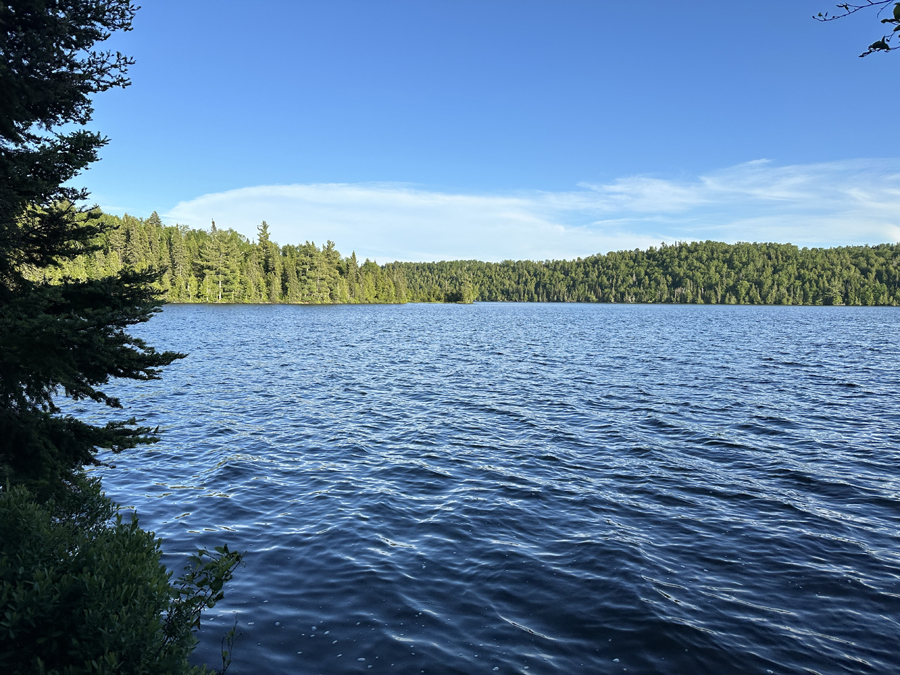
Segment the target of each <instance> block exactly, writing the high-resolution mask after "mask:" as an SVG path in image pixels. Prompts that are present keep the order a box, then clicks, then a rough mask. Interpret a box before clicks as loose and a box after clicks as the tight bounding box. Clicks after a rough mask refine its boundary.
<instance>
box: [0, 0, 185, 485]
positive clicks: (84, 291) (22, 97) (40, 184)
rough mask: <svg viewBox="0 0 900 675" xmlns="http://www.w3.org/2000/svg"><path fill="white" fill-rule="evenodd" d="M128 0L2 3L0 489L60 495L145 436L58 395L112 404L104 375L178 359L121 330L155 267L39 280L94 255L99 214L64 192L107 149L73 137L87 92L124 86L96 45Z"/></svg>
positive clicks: (145, 311)
mask: <svg viewBox="0 0 900 675" xmlns="http://www.w3.org/2000/svg"><path fill="white" fill-rule="evenodd" d="M134 12H135V7H134V6H133V5H131V4H130V2H128V1H127V0H105V1H104V2H88V1H86V0H85V1H80V2H79V1H77V0H11V1H7V2H5V3H0V44H2V54H3V58H4V63H3V67H0V92H3V93H2V96H0V484H4V483H7V482H10V483H13V484H15V483H23V484H29V485H30V486H32V488H33V489H35V490H36V491H37V492H38V493H40V494H44V495H47V494H50V493H52V492H58V491H60V490H63V489H64V487H65V485H66V482H67V481H71V480H73V479H74V478H75V476H76V474H77V473H78V472H79V470H80V469H81V467H82V466H83V465H85V464H90V463H92V462H95V461H96V460H95V457H94V454H95V452H96V448H98V447H107V448H112V449H114V450H121V449H123V448H127V447H132V446H134V445H136V444H138V443H146V442H149V441H151V440H152V437H151V435H150V431H151V430H150V429H146V428H142V427H139V426H137V424H136V422H135V420H133V419H132V420H124V421H117V422H111V423H108V424H106V425H104V426H98V425H92V424H87V423H85V422H83V421H80V420H77V419H75V418H73V417H71V416H63V415H61V414H60V410H59V408H58V407H57V405H56V403H55V397H56V395H57V393H58V392H60V393H63V394H65V395H67V396H69V397H71V398H73V399H76V400H78V399H90V400H93V401H97V402H99V403H105V404H106V405H109V406H112V407H121V406H120V403H119V401H118V400H117V399H116V398H114V397H111V396H109V395H107V394H105V393H104V392H103V391H101V390H100V389H99V388H98V387H101V386H102V385H104V384H106V383H107V382H108V381H109V378H110V377H126V378H132V379H153V378H155V377H157V376H158V373H159V368H160V367H161V366H164V365H166V364H169V363H171V362H172V361H173V360H175V359H176V358H179V356H180V355H179V354H174V353H170V352H164V353H158V352H156V351H155V350H154V349H153V348H152V347H150V346H149V345H147V344H146V343H145V342H143V341H142V340H140V339H138V338H135V337H132V336H130V335H129V334H128V333H127V332H126V330H127V328H128V327H129V326H132V325H134V324H137V323H140V322H143V321H146V320H147V319H149V318H150V317H151V316H152V314H153V313H154V312H155V311H157V309H158V307H159V305H160V300H159V298H158V297H157V295H156V293H155V292H154V291H153V290H151V288H150V284H151V283H152V282H154V281H156V279H157V278H158V275H157V274H156V273H153V272H136V271H123V272H119V273H118V274H117V275H116V276H112V277H104V278H99V279H89V280H76V279H73V278H71V277H69V278H62V279H61V280H60V281H59V283H49V282H48V281H47V275H48V273H50V272H51V271H52V270H54V269H56V268H58V267H59V266H61V265H65V264H67V263H73V262H74V260H75V259H76V258H77V257H78V256H79V255H80V254H86V253H91V252H93V251H94V250H97V249H98V248H99V247H100V243H98V235H100V234H101V233H102V232H103V230H104V225H103V223H102V221H101V220H100V215H99V213H98V212H95V211H89V210H82V209H79V208H76V207H75V206H74V205H73V204H75V203H78V202H80V201H82V200H84V199H85V198H86V197H87V193H86V192H85V191H84V190H79V189H76V188H72V187H66V184H67V183H68V181H70V180H71V179H72V178H74V177H75V176H76V175H77V174H78V173H79V172H80V171H81V170H82V169H84V168H85V167H86V166H87V165H88V164H89V163H91V162H92V161H94V160H95V159H96V158H97V151H98V150H99V148H100V147H101V146H102V145H103V144H104V143H105V140H104V139H103V138H102V137H101V136H100V135H98V134H96V133H92V132H88V131H85V130H84V129H83V125H84V124H86V123H87V122H88V121H89V120H90V117H91V113H92V108H91V100H90V96H91V95H92V94H94V93H97V92H101V91H106V90H108V89H110V88H112V87H121V86H125V85H127V84H128V79H127V77H126V73H127V67H128V66H129V65H130V63H131V61H130V60H129V59H127V58H126V57H123V56H122V55H120V54H109V53H104V52H98V51H94V50H93V47H94V45H95V44H96V43H98V42H102V41H103V40H104V39H106V38H107V37H108V36H109V35H110V33H111V32H113V31H116V30H129V29H130V26H131V20H132V17H133V15H134Z"/></svg>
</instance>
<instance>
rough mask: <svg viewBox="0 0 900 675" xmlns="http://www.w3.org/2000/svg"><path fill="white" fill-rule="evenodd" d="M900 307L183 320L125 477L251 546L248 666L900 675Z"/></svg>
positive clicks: (162, 526) (189, 543)
mask: <svg viewBox="0 0 900 675" xmlns="http://www.w3.org/2000/svg"><path fill="white" fill-rule="evenodd" d="M898 317H900V314H898V312H897V310H894V309H852V308H798V307H786V308H776V307H696V306H689V307H677V306H614V305H612V306H611V305H504V304H476V305H474V306H455V305H406V306H379V307H365V306H362V307H292V306H259V307H252V306H251V307H248V306H240V307H227V306H222V307H215V306H212V307H203V306H170V307H167V308H166V309H165V311H164V312H163V314H162V315H160V316H159V317H157V318H156V319H154V320H153V321H152V322H151V323H150V324H148V325H147V326H143V327H141V329H140V334H141V335H142V336H144V337H147V338H149V340H150V341H151V344H154V345H156V346H157V347H160V348H168V349H175V350H178V351H184V352H189V353H190V357H189V358H188V359H186V360H185V361H183V362H181V363H178V364H176V365H174V366H172V367H171V368H169V369H168V370H167V371H166V374H165V377H164V380H163V381H161V382H153V383H142V384H130V383H129V384H125V385H121V386H117V388H116V393H117V394H119V395H121V396H122V398H123V401H124V402H126V404H128V403H129V402H130V403H131V405H130V410H129V411H128V412H129V413H130V414H135V415H137V416H138V417H144V418H146V420H147V422H148V423H149V424H152V425H157V424H159V425H161V426H162V427H163V429H164V430H165V433H164V440H163V442H162V443H160V444H158V445H157V446H156V447H154V448H150V449H141V450H133V451H129V452H128V453H126V454H123V455H121V456H119V457H117V458H116V459H115V460H114V461H115V463H116V465H117V468H115V469H103V475H104V485H105V486H106V488H107V490H108V491H109V493H110V494H111V496H113V497H114V498H115V499H117V500H118V501H120V502H123V503H125V504H127V505H132V506H136V507H137V509H138V511H139V513H140V515H141V519H142V523H143V524H144V525H145V526H147V527H149V528H150V529H154V530H156V531H157V532H158V533H159V534H161V535H162V536H163V537H164V539H165V545H164V548H165V549H166V551H167V552H168V556H167V557H168V560H167V562H168V563H169V564H170V565H173V566H178V565H180V564H181V562H182V561H183V556H184V555H185V554H186V553H187V552H188V551H190V550H191V549H192V548H193V547H194V546H195V545H207V546H213V545H218V544H221V543H223V542H227V543H228V544H229V546H231V547H233V548H238V549H246V550H247V551H248V554H247V558H246V563H247V564H246V567H245V568H243V569H241V570H239V571H238V575H237V578H236V580H235V583H234V585H233V586H232V588H231V589H230V592H228V594H227V597H226V600H225V601H224V602H223V603H222V604H221V605H220V606H219V607H217V608H216V610H214V616H213V617H212V619H211V620H210V621H209V622H208V623H206V624H205V625H204V631H203V638H204V642H203V644H202V646H201V648H200V650H199V653H200V654H201V656H203V657H204V658H207V659H208V660H209V661H210V662H211V663H216V662H217V660H218V657H217V651H218V648H219V640H220V638H221V635H222V633H223V632H224V631H225V630H227V629H228V628H230V627H231V624H232V622H233V619H234V617H235V616H236V618H237V619H238V622H239V624H238V629H239V630H240V631H241V632H242V633H243V635H242V637H241V638H240V639H239V640H238V642H237V644H236V646H235V662H234V665H233V666H232V668H233V671H234V672H236V673H241V672H244V673H283V672H309V673H337V672H341V673H343V672H347V673H353V672H366V673H367V672H404V673H405V672H420V671H423V672H432V673H452V672H458V673H476V672H485V673H493V672H501V673H512V672H516V673H576V672H609V673H615V672H625V671H626V670H627V672H629V673H641V672H661V673H696V672H759V673H766V672H768V671H771V672H773V673H788V672H822V673H824V672H828V673H839V672H847V673H857V672H889V671H891V670H892V668H893V667H894V666H895V664H896V663H897V662H900V648H898V646H897V645H898V644H900V628H898V623H897V620H898V619H897V617H898V616H900V581H898V573H900V556H898V551H900V546H898V544H900V537H898V523H900V476H898V474H900V469H898V467H900V404H898V397H897V391H900V386H898V385H900V375H898V367H897V364H898V362H900V360H898V356H900V349H898V337H900V331H898V328H900V318H898ZM220 610H221V611H220Z"/></svg>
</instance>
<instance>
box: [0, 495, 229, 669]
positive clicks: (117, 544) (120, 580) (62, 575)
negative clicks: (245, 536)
mask: <svg viewBox="0 0 900 675" xmlns="http://www.w3.org/2000/svg"><path fill="white" fill-rule="evenodd" d="M116 511H117V508H116V506H115V505H114V504H113V503H112V502H111V501H110V500H109V499H108V498H107V497H105V496H104V495H103V494H102V493H101V491H100V484H99V481H97V480H96V479H82V480H80V481H79V484H78V486H77V489H73V490H70V491H68V492H67V493H66V495H65V497H63V498H60V499H51V500H50V501H48V502H46V503H41V502H39V501H37V500H35V499H34V497H33V495H32V494H31V493H30V492H29V491H28V490H27V489H26V488H24V487H21V486H20V487H15V488H12V489H7V490H3V491H2V492H0V644H2V648H0V672H3V673H10V674H18V673H22V674H23V675H24V674H26V673H28V674H30V673H59V674H60V675H63V674H66V675H75V674H76V673H135V674H139V673H140V674H144V673H147V674H150V673H160V674H162V673H202V672H208V671H207V670H206V669H205V668H202V667H196V666H195V667H192V666H190V665H189V664H188V656H189V654H190V653H191V651H192V649H193V648H194V645H195V644H196V641H197V640H196V637H195V635H194V632H193V631H194V628H196V627H198V626H199V624H200V612H201V610H203V609H206V608H210V607H213V606H214V605H215V604H216V603H217V602H218V601H219V600H221V599H222V587H223V585H224V584H225V582H227V581H228V580H229V579H230V578H231V575H232V572H233V571H234V569H235V567H236V566H237V565H238V564H239V563H240V561H241V557H242V556H241V554H239V553H235V552H232V551H229V550H228V549H227V548H226V547H221V548H218V549H217V550H216V551H215V552H214V553H209V552H207V551H198V553H197V554H196V555H195V556H193V557H192V563H193V566H192V567H191V568H189V569H188V571H187V572H186V573H185V574H184V575H183V576H182V577H181V578H180V579H178V580H177V581H175V582H174V583H172V581H171V573H170V572H167V571H166V568H165V567H164V566H163V565H161V564H160V556H161V551H160V542H159V539H157V538H156V537H155V535H154V534H153V533H152V532H148V531H146V530H143V529H141V528H140V527H139V526H138V521H137V519H136V518H132V519H130V520H128V519H123V518H122V516H121V515H120V514H118V513H116ZM223 666H224V667H227V655H225V654H223Z"/></svg>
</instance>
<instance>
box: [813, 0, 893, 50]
mask: <svg viewBox="0 0 900 675" xmlns="http://www.w3.org/2000/svg"><path fill="white" fill-rule="evenodd" d="M889 5H893V6H894V7H893V9H892V10H890V11H888V6H889ZM837 8H838V11H837V12H836V13H835V14H829V13H828V12H825V13H822V12H819V14H818V15H817V16H816V17H815V18H816V19H818V20H819V21H836V20H837V19H843V18H846V17H848V16H850V15H851V14H856V13H857V12H861V11H863V10H870V9H877V10H878V12H877V13H878V16H879V17H880V18H881V23H882V24H884V25H885V26H892V28H891V29H890V32H888V33H886V34H885V35H882V36H881V38H879V39H878V40H875V42H873V43H872V44H870V45H869V48H868V49H867V50H866V51H864V52H863V53H862V54H860V56H868V55H869V54H872V53H873V52H889V51H892V50H894V49H897V48H898V47H900V44H897V43H896V42H895V38H896V37H897V33H900V2H895V1H894V0H865V2H857V3H852V2H842V3H841V4H839V5H837ZM884 14H887V16H884Z"/></svg>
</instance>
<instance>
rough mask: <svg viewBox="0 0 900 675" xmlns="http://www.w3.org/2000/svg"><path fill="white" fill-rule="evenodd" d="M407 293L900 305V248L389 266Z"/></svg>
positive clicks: (688, 246)
mask: <svg viewBox="0 0 900 675" xmlns="http://www.w3.org/2000/svg"><path fill="white" fill-rule="evenodd" d="M386 268H387V269H389V270H402V272H403V275H404V277H405V279H406V285H407V294H408V295H407V299H408V300H409V301H411V302H429V301H432V302H434V301H436V302H440V301H441V300H442V299H444V298H446V297H448V296H449V295H453V297H454V299H463V298H462V296H466V295H467V294H468V293H471V294H472V297H473V299H475V300H481V301H513V302H626V303H627V302H646V303H659V302H665V303H694V304H703V303H710V304H714V303H727V304H751V305H759V304H767V305H777V304H784V305H898V304H900V245H897V244H882V245H878V246H872V247H869V246H848V247H842V248H812V249H807V248H803V249H800V248H797V247H796V246H792V245H790V244H746V243H739V244H723V243H719V242H713V241H706V242H691V243H680V244H676V245H674V246H667V245H665V244H663V245H662V246H660V247H659V248H654V247H651V248H650V249H649V250H647V251H641V250H634V251H620V252H616V253H607V254H606V255H595V256H590V257H588V258H579V259H577V260H553V261H546V262H531V261H517V262H514V261H511V260H507V261H504V262H501V263H484V262H478V261H474V260H466V261H453V262H439V263H393V264H391V265H387V266H386Z"/></svg>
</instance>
